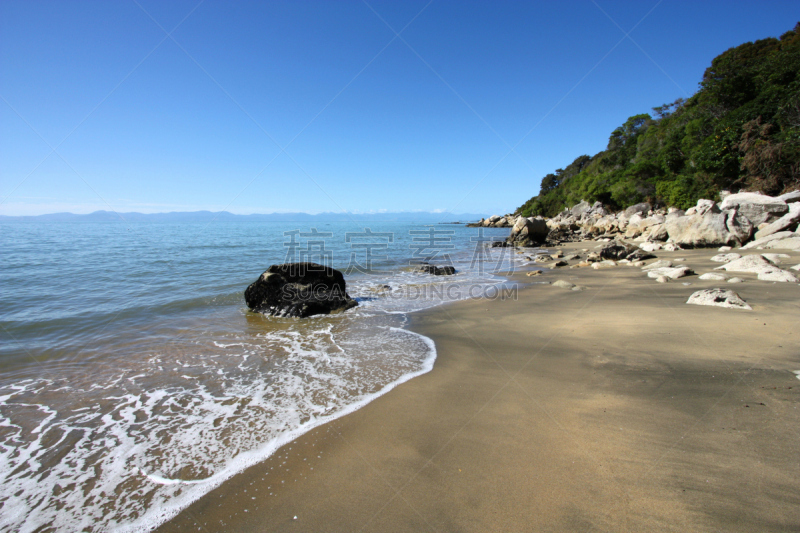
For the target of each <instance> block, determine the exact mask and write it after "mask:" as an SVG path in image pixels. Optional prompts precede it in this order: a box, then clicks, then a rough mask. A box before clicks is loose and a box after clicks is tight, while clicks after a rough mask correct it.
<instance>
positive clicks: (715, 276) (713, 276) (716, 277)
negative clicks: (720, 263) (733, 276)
mask: <svg viewBox="0 0 800 533" xmlns="http://www.w3.org/2000/svg"><path fill="white" fill-rule="evenodd" d="M699 279H702V280H704V281H708V280H712V281H725V280H726V279H728V276H726V275H725V274H720V273H719V272H707V273H705V274H703V275H702V276H700V278H699Z"/></svg>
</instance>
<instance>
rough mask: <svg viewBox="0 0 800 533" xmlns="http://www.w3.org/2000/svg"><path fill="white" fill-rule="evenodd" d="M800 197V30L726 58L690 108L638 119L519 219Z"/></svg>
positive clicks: (562, 175) (544, 188)
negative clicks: (572, 210)
mask: <svg viewBox="0 0 800 533" xmlns="http://www.w3.org/2000/svg"><path fill="white" fill-rule="evenodd" d="M798 188H800V23H798V24H797V25H795V27H794V30H792V31H788V32H786V33H785V34H783V35H782V36H781V37H780V39H776V38H769V39H762V40H759V41H756V42H754V43H745V44H742V45H740V46H737V47H735V48H731V49H730V50H727V51H726V52H723V53H722V54H720V55H719V56H717V57H716V58H714V60H713V61H712V62H711V66H710V67H708V68H707V69H706V71H705V73H704V74H703V79H702V81H701V82H700V87H699V89H698V91H697V92H696V93H695V94H694V95H693V96H692V97H691V98H689V99H687V100H684V99H678V100H676V101H675V102H672V103H669V104H664V105H661V106H659V107H655V108H653V115H650V114H647V113H645V114H641V115H635V116H632V117H630V118H628V120H626V121H625V123H624V124H622V125H621V126H620V127H618V128H617V129H615V130H614V131H613V132H612V133H611V136H610V137H609V139H608V147H607V148H606V149H605V150H604V151H602V152H600V153H598V154H596V155H594V156H591V157H590V156H588V155H582V156H580V157H578V158H577V159H575V161H573V162H572V163H570V164H569V165H567V166H566V167H565V168H563V169H558V170H556V171H555V173H552V174H548V175H547V176H545V177H544V178H542V184H541V190H540V191H539V194H538V196H534V197H533V198H531V199H530V200H528V201H527V202H525V203H524V204H523V205H522V206H520V207H519V208H518V209H517V211H516V214H520V215H523V216H533V215H542V216H548V217H549V216H554V215H556V214H558V212H559V211H562V210H563V209H564V208H565V207H571V206H572V205H574V204H577V203H578V202H580V201H581V200H587V201H589V202H595V201H598V200H599V201H600V202H602V203H603V204H605V205H607V206H608V207H610V208H611V209H614V210H618V209H623V208H625V207H627V206H629V205H633V204H636V203H639V202H644V201H647V202H650V203H651V204H652V205H655V206H674V207H679V208H683V209H685V208H688V207H691V206H693V205H695V203H696V202H697V200H698V199H699V198H709V199H718V196H719V191H721V190H730V191H733V192H737V191H760V192H763V193H765V194H770V195H775V194H781V193H783V192H787V191H789V190H794V189H798Z"/></svg>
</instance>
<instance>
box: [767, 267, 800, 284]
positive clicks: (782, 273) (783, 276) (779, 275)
mask: <svg viewBox="0 0 800 533" xmlns="http://www.w3.org/2000/svg"><path fill="white" fill-rule="evenodd" d="M758 279H760V280H761V281H779V282H781V283H799V282H800V280H798V279H797V276H795V275H794V274H792V273H791V272H789V271H788V270H781V269H780V268H772V269H770V270H762V271H761V272H759V273H758Z"/></svg>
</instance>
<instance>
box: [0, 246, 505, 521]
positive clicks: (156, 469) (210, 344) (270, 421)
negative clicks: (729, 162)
mask: <svg viewBox="0 0 800 533" xmlns="http://www.w3.org/2000/svg"><path fill="white" fill-rule="evenodd" d="M465 257H466V256H465ZM467 259H468V258H467ZM519 262H520V259H518V258H517V256H516V255H514V254H510V255H509V256H508V257H506V258H505V259H503V261H502V262H501V263H498V264H497V265H499V267H498V269H500V270H502V269H508V268H511V267H513V266H514V265H515V264H518V263H519ZM455 266H456V268H457V269H458V270H459V273H458V274H457V275H455V276H446V277H433V276H428V275H422V274H416V273H413V272H411V271H410V269H405V268H403V269H395V270H394V271H392V272H384V273H382V274H381V275H377V276H370V275H364V276H360V277H359V276H356V277H353V278H351V279H348V291H349V292H350V293H351V295H353V296H354V297H358V298H359V299H360V300H361V305H360V306H359V307H358V308H356V309H354V310H352V311H349V312H348V313H346V314H345V315H337V316H331V317H315V318H311V319H307V320H303V321H296V320H288V319H273V318H265V317H260V316H257V315H251V314H246V313H244V312H243V309H242V307H241V303H240V302H239V300H238V299H237V300H236V301H235V302H232V303H230V304H228V305H227V306H221V307H214V308H209V310H206V311H205V312H206V314H200V315H197V316H194V315H193V316H192V317H191V318H192V319H193V320H194V321H189V322H187V323H186V324H184V325H181V324H182V323H178V325H177V326H171V327H173V328H178V329H180V331H175V330H174V329H169V330H167V331H166V332H164V333H162V332H159V333H158V334H153V335H152V338H151V337H149V336H148V335H147V334H145V335H143V336H142V337H143V339H142V340H141V341H137V342H130V340H129V339H130V336H128V337H127V338H128V342H129V344H128V345H125V347H124V348H120V346H119V345H118V344H117V343H116V342H115V338H114V337H113V336H109V337H107V342H108V344H107V345H105V346H100V347H99V348H98V350H99V351H105V354H104V358H98V359H97V363H96V364H95V363H92V364H91V365H77V366H71V365H69V364H66V365H64V367H63V368H61V367H58V366H57V365H56V366H55V367H52V368H51V367H48V370H47V372H48V373H46V375H44V376H42V375H41V373H40V372H39V369H38V368H36V369H33V370H31V375H30V377H28V378H27V379H18V380H16V381H15V382H6V383H5V384H0V503H2V507H0V529H2V530H3V531H23V532H28V531H31V532H32V531H36V530H37V529H40V528H42V527H52V528H54V529H57V530H64V531H78V530H86V531H105V530H112V529H113V530H118V531H147V530H150V529H152V528H154V527H156V526H157V525H158V524H160V523H162V522H164V521H165V520H168V519H169V518H171V517H173V516H175V515H176V514H177V513H178V512H180V511H181V510H182V509H184V508H185V507H186V506H187V505H189V504H190V503H191V502H193V501H195V500H197V499H198V498H200V497H202V496H203V495H204V494H207V493H208V491H210V490H212V489H213V488H214V487H217V486H219V484H220V483H222V482H223V481H225V480H226V479H228V478H230V477H231V476H233V475H234V474H236V473H237V472H240V471H242V470H243V469H245V468H247V467H249V466H251V465H253V464H256V463H258V462H260V461H262V460H264V459H265V458H267V457H269V456H270V455H271V454H273V453H274V452H275V451H276V450H277V449H278V448H280V447H281V446H283V445H284V444H287V443H289V442H291V441H292V440H294V439H296V438H297V437H298V436H300V435H302V434H304V433H306V432H308V431H310V430H311V429H313V428H316V427H318V426H320V425H322V424H324V423H326V422H329V421H331V420H334V419H336V418H338V417H341V416H344V415H346V414H348V413H351V412H353V411H355V410H357V409H359V408H360V407H362V406H363V405H365V404H367V403H369V402H370V401H372V400H373V399H374V398H376V397H378V396H380V395H382V394H385V393H386V392H388V391H389V390H391V389H392V388H394V387H395V386H397V385H398V384H400V383H403V382H405V381H408V380H409V379H412V378H413V377H416V376H419V375H421V374H423V373H426V372H428V371H430V370H431V369H432V368H433V363H434V360H435V359H436V349H435V346H434V344H433V342H432V341H431V340H430V339H428V338H426V337H423V336H421V335H418V334H416V333H413V332H410V331H407V330H405V329H402V326H403V324H404V322H405V315H406V314H407V313H409V312H413V311H416V310H420V309H426V308H429V307H431V306H435V305H439V304H441V303H443V302H447V301H450V300H454V299H464V298H469V297H474V295H475V294H474V292H473V293H471V292H470V289H471V288H475V287H478V288H481V287H483V288H485V287H489V286H497V284H498V283H501V282H502V281H504V280H502V279H501V278H498V277H497V276H495V275H493V274H492V273H491V272H488V271H487V272H483V271H480V270H476V269H473V268H472V267H471V266H470V265H469V264H468V261H467V260H466V259H464V257H462V258H461V259H459V258H458V257H456V261H455ZM386 286H388V288H387V287H386ZM187 309H189V308H187ZM200 309H205V307H201V308H200ZM186 320H189V319H186ZM198 325H199V326H198Z"/></svg>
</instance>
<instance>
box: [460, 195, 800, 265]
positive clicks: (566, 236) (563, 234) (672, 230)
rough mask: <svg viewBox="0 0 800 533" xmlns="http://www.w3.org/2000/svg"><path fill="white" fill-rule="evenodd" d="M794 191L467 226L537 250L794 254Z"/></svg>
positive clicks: (799, 205)
mask: <svg viewBox="0 0 800 533" xmlns="http://www.w3.org/2000/svg"><path fill="white" fill-rule="evenodd" d="M798 224H800V191H795V192H791V193H788V194H784V195H782V196H777V197H772V196H766V195H763V194H759V193H751V192H743V193H737V194H723V199H722V201H721V202H720V203H717V202H714V201H713V200H699V201H698V202H697V205H696V206H695V207H692V208H690V209H688V210H686V211H683V210H680V209H675V208H669V209H653V208H652V206H651V205H650V204H648V203H641V204H636V205H633V206H631V207H629V208H627V209H625V210H624V211H620V212H618V213H609V212H608V211H607V210H606V209H605V208H604V207H603V206H602V205H601V204H600V202H595V203H594V204H589V203H588V202H585V201H583V202H581V203H579V204H577V205H575V206H574V207H572V208H571V209H565V210H564V211H562V212H561V213H559V214H558V215H556V216H555V217H553V218H551V219H549V220H545V219H543V218H541V217H528V218H525V217H516V218H515V217H513V216H511V215H505V216H502V217H501V216H499V215H494V216H491V217H489V218H487V219H481V220H480V221H479V222H478V223H477V224H473V226H483V227H510V228H512V230H511V234H510V235H509V237H508V239H507V241H506V242H507V243H508V245H513V246H522V247H525V246H538V245H542V244H549V245H552V244H555V243H559V242H576V241H583V240H589V239H598V238H611V239H628V240H635V241H637V242H642V243H648V244H645V245H643V246H642V248H643V249H645V250H647V251H655V250H657V249H661V248H662V247H664V246H667V247H668V248H667V249H673V250H675V249H679V248H678V247H687V248H699V247H718V246H728V245H729V246H742V245H744V244H746V243H750V242H751V241H753V242H754V243H755V244H753V246H761V245H764V246H765V247H770V248H789V249H800V234H798V233H797V232H798Z"/></svg>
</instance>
